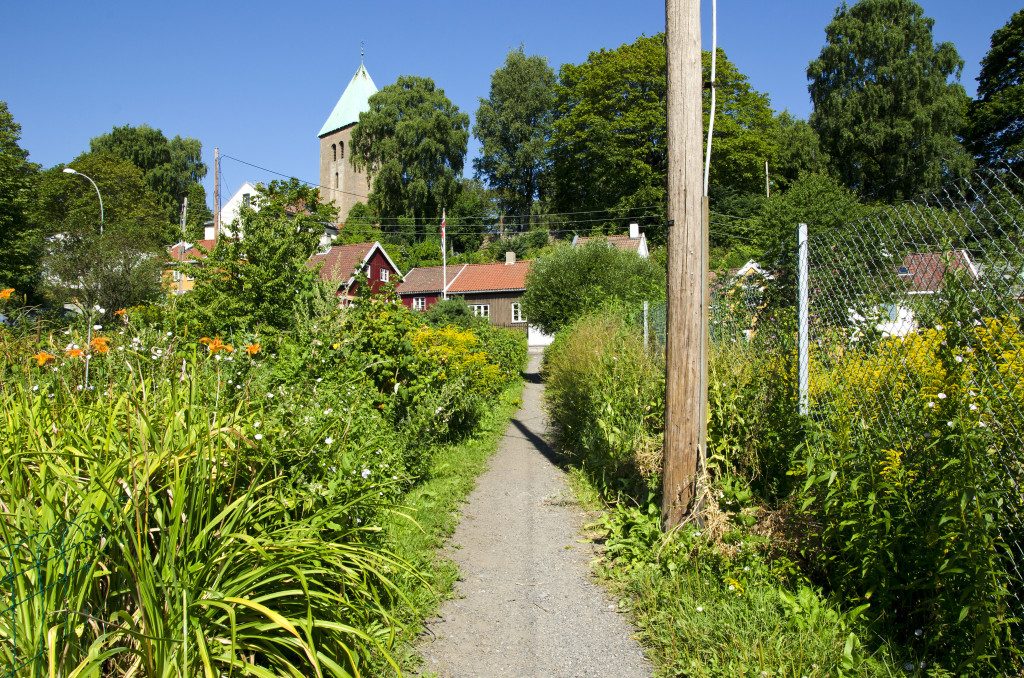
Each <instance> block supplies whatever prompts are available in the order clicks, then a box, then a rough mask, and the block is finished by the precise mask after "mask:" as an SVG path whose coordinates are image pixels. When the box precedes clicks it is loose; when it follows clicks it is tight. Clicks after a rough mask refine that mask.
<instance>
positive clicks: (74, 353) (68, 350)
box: [64, 348, 85, 358]
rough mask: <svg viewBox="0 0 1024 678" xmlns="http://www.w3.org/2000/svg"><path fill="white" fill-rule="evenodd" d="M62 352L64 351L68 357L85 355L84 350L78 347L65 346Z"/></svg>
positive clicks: (82, 356)
mask: <svg viewBox="0 0 1024 678" xmlns="http://www.w3.org/2000/svg"><path fill="white" fill-rule="evenodd" d="M64 353H66V354H67V356H68V357H69V358H84V357H85V351H83V350H82V349H80V348H66V349H64Z"/></svg>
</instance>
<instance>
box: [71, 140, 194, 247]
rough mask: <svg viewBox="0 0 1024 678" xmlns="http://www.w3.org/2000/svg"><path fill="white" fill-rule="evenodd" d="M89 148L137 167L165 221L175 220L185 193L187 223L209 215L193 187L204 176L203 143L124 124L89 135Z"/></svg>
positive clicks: (174, 222) (175, 221)
mask: <svg viewBox="0 0 1024 678" xmlns="http://www.w3.org/2000/svg"><path fill="white" fill-rule="evenodd" d="M89 148H90V150H91V151H93V152H94V153H106V154H109V155H115V156H117V157H119V158H123V159H125V160H128V161H129V162H131V163H132V164H133V165H135V166H136V167H138V168H139V169H140V170H141V171H142V175H143V177H144V179H145V182H146V185H147V186H148V187H149V190H150V191H152V193H153V195H154V196H155V197H156V199H157V202H158V203H159V205H160V206H161V207H162V208H163V209H164V211H165V212H166V214H167V217H166V220H167V221H168V223H171V224H178V223H179V218H180V215H181V204H182V200H183V199H184V198H185V197H186V196H188V197H189V203H190V204H189V211H190V218H189V225H190V226H193V227H194V225H195V224H197V223H198V224H202V223H203V222H204V221H207V220H208V219H212V218H213V215H212V213H211V212H210V211H209V208H208V207H207V206H206V192H205V190H203V191H202V193H201V197H202V200H201V201H200V200H199V198H200V193H199V192H198V191H197V190H196V189H195V188H194V187H195V186H197V185H198V186H201V185H200V184H199V182H200V180H202V178H203V177H205V176H206V165H205V164H204V163H203V159H202V152H203V145H202V143H200V142H199V140H197V139H193V138H190V137H187V138H182V137H180V136H175V137H174V138H173V139H168V138H167V137H166V136H164V133H163V132H162V131H160V130H158V129H153V128H152V127H150V126H149V125H139V126H138V127H134V126H132V125H124V126H123V127H114V128H113V129H112V130H111V131H109V132H107V133H106V134H102V135H100V136H98V137H93V138H92V139H91V140H90V141H89ZM169 237H171V236H170V235H169Z"/></svg>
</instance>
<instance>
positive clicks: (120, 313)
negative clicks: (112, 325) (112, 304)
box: [114, 308, 128, 318]
mask: <svg viewBox="0 0 1024 678" xmlns="http://www.w3.org/2000/svg"><path fill="white" fill-rule="evenodd" d="M127 314H128V310H127V309H124V308H122V309H120V310H118V311H114V315H116V316H117V317H119V318H123V317H124V316H126V315H127Z"/></svg>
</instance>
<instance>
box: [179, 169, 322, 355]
mask: <svg viewBox="0 0 1024 678" xmlns="http://www.w3.org/2000/svg"><path fill="white" fill-rule="evenodd" d="M256 202H257V204H258V207H259V211H256V210H255V209H253V207H252V206H243V207H242V209H241V211H240V213H239V221H240V231H241V233H243V234H244V237H242V238H240V239H228V238H221V239H220V241H219V242H218V243H217V246H216V247H215V248H214V250H213V251H212V252H211V253H210V254H209V256H208V257H207V258H206V259H205V261H203V262H202V264H193V265H192V266H190V269H191V272H192V274H193V275H194V276H195V278H196V285H195V288H194V289H193V291H192V292H190V293H189V294H187V295H185V296H184V297H183V298H182V307H183V308H182V310H183V313H184V314H185V315H184V317H185V318H186V320H187V322H188V323H189V324H192V325H195V326H196V327H197V328H198V329H199V330H200V331H203V332H205V333H207V334H211V335H212V334H213V333H218V332H219V333H223V334H226V333H227V332H228V331H229V330H231V329H241V330H254V329H261V328H269V329H276V330H284V329H287V328H288V327H289V326H290V325H291V324H292V323H293V322H294V315H293V310H294V309H295V308H296V306H297V305H298V306H301V307H311V305H312V302H313V301H314V300H315V299H316V298H318V290H317V288H318V285H319V284H320V281H319V277H318V276H317V273H316V271H314V270H313V269H311V268H309V267H308V266H307V265H306V264H307V262H308V261H309V258H310V256H312V255H313V253H314V252H315V251H316V249H317V244H318V241H319V239H320V236H321V234H323V232H324V224H333V223H336V222H335V217H336V215H337V210H336V209H335V208H334V207H333V206H330V205H324V204H321V202H320V197H319V192H318V191H317V190H316V189H313V188H309V187H307V186H305V185H303V184H302V183H300V182H299V181H298V180H297V179H291V180H289V181H283V182H281V181H274V182H271V184H270V186H268V187H267V188H266V189H261V191H260V194H259V196H258V197H257V198H256ZM297 206H303V207H304V208H303V209H295V208H296V207H297Z"/></svg>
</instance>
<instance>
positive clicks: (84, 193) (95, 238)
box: [30, 153, 166, 313]
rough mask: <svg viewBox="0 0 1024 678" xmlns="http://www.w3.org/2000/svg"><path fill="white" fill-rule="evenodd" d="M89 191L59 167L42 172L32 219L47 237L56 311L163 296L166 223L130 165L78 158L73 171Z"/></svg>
mask: <svg viewBox="0 0 1024 678" xmlns="http://www.w3.org/2000/svg"><path fill="white" fill-rule="evenodd" d="M70 166H72V167H73V168H74V169H76V170H78V171H80V172H82V173H83V174H86V175H87V176H89V177H90V178H91V179H92V180H93V181H95V182H96V185H97V187H98V188H99V191H100V195H101V196H102V197H103V212H104V215H103V216H104V219H103V223H102V234H101V233H100V231H101V224H100V205H99V201H98V199H97V196H96V191H95V189H94V188H93V185H92V184H91V183H89V182H88V181H87V180H85V179H83V178H81V177H76V176H70V175H67V174H64V173H63V168H64V165H57V166H55V167H52V168H50V169H48V170H46V171H45V172H43V173H41V174H40V175H39V178H38V182H37V185H36V202H35V204H34V205H33V206H32V209H31V211H30V216H31V218H32V220H33V221H34V222H35V223H36V224H38V228H39V229H40V231H41V232H42V233H43V235H44V236H45V237H46V240H45V246H44V251H43V256H44V258H43V267H44V272H45V277H44V281H43V282H44V290H45V292H46V294H47V296H48V297H49V298H50V299H51V300H52V301H53V302H56V304H58V305H59V304H62V303H68V302H72V301H73V300H77V303H78V304H79V305H80V306H81V307H83V308H92V307H93V306H95V305H100V306H101V307H102V308H105V309H107V311H109V312H110V313H112V312H113V311H114V309H117V308H124V307H126V306H131V305H136V304H141V303H145V302H148V301H152V300H153V299H155V298H156V296H157V295H158V294H159V293H160V283H159V271H160V269H161V267H162V264H163V259H164V250H163V248H162V247H161V245H162V243H163V242H164V237H165V234H164V229H165V224H166V222H165V221H164V219H163V214H162V212H161V210H160V207H159V206H158V205H157V204H156V202H155V201H154V200H153V197H152V194H151V193H150V191H149V189H147V188H146V185H145V183H144V181H143V177H142V173H141V172H140V171H139V170H138V169H137V168H136V167H135V166H134V165H132V164H131V163H129V162H128V161H126V160H122V159H120V158H117V157H115V156H112V155H103V154H96V153H83V154H82V155H80V156H78V157H77V158H75V159H74V160H73V161H72V162H71V165H70Z"/></svg>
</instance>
